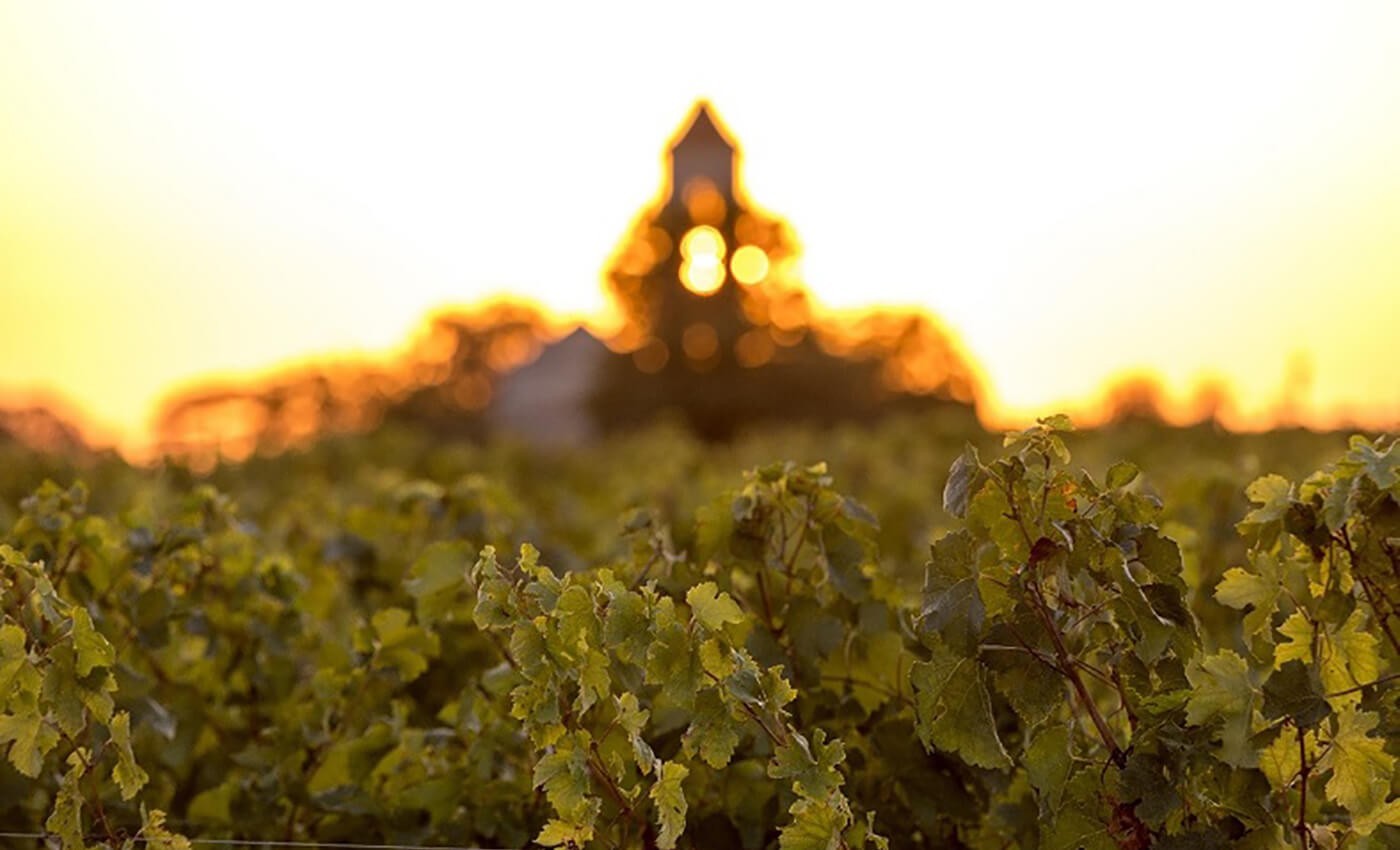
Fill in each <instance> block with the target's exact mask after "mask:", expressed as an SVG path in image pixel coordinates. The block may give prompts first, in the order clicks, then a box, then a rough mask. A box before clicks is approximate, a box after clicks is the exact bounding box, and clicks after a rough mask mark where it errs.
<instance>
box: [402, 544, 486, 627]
mask: <svg viewBox="0 0 1400 850" xmlns="http://www.w3.org/2000/svg"><path fill="white" fill-rule="evenodd" d="M469 552H470V547H469V546H468V545H467V544H465V543H446V542H438V543H433V544H431V545H429V546H428V547H427V548H426V549H424V550H423V554H421V555H419V556H418V559H417V560H415V561H414V562H413V566H412V567H411V568H410V569H409V572H408V576H409V577H408V579H407V580H406V581H405V582H404V590H406V591H408V595H409V596H412V597H413V600H414V602H415V603H416V604H417V607H416V611H417V613H418V621H419V622H421V623H423V625H425V626H430V625H432V624H433V623H435V622H437V621H438V620H440V619H442V617H443V615H445V614H447V613H448V612H449V611H450V610H451V609H452V605H453V603H454V602H455V601H456V598H457V594H458V592H459V591H461V590H463V589H464V588H466V586H467V584H466V578H467V564H468V563H470V560H469Z"/></svg>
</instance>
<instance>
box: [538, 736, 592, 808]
mask: <svg viewBox="0 0 1400 850" xmlns="http://www.w3.org/2000/svg"><path fill="white" fill-rule="evenodd" d="M586 746H587V745H586V744H580V743H574V744H573V745H572V746H570V747H569V748H568V749H564V748H560V749H556V750H555V751H554V752H552V753H549V754H548V755H545V756H541V757H540V760H539V761H537V762H535V771H534V775H533V783H534V787H535V788H543V789H544V793H545V797H546V799H548V800H549V804H550V805H551V806H553V807H554V809H555V811H557V812H558V813H559V814H560V815H561V816H563V817H564V818H566V819H571V820H572V819H575V818H577V817H579V816H580V815H581V814H583V813H584V812H586V811H587V810H588V807H589V804H590V802H591V800H590V795H591V792H592V784H591V780H590V778H589V775H588V754H587V751H586V750H585V749H584V748H585V747H586Z"/></svg>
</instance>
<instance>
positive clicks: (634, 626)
mask: <svg viewBox="0 0 1400 850" xmlns="http://www.w3.org/2000/svg"><path fill="white" fill-rule="evenodd" d="M603 640H605V641H607V644H608V646H609V647H610V648H611V649H612V651H613V652H614V653H616V655H617V657H618V658H620V659H622V660H623V661H625V662H627V663H628V664H641V663H643V662H644V661H645V660H646V655H647V646H648V645H649V644H650V643H651V621H650V619H649V617H648V612H647V603H646V600H645V599H643V598H642V596H641V594H639V593H632V592H627V593H623V594H620V595H618V596H616V597H614V598H613V600H612V601H611V602H610V603H609V604H608V613H607V618H606V619H605V620H604V621H603Z"/></svg>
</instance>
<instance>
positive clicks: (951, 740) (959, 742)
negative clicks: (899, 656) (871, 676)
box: [910, 644, 1011, 768]
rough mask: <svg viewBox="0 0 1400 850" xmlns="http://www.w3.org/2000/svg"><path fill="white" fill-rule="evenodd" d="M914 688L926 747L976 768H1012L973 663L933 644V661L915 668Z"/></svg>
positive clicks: (982, 684)
mask: <svg viewBox="0 0 1400 850" xmlns="http://www.w3.org/2000/svg"><path fill="white" fill-rule="evenodd" d="M910 683H911V684H912V685H913V688H914V710H915V717H916V724H915V728H916V729H917V730H918V733H919V738H920V740H922V741H923V742H924V746H925V747H929V748H933V747H937V748H938V749H940V750H946V751H949V752H956V753H957V754H958V755H960V756H962V758H963V760H964V761H966V762H967V763H968V764H971V765H975V766H977V767H987V768H1006V767H1010V766H1011V758H1010V756H1008V755H1007V754H1006V749H1005V747H1003V746H1002V743H1001V737H1000V736H999V735H998V734H997V727H996V721H995V719H994V718H993V717H992V703H991V698H990V696H989V695H988V694H987V686H986V683H985V682H984V681H983V679H982V671H981V669H980V668H979V666H978V664H977V662H976V661H975V660H973V659H971V658H963V657H959V656H958V655H955V654H954V653H953V652H951V651H950V650H949V649H947V648H946V647H944V646H941V645H937V644H935V646H934V647H933V657H932V658H931V659H930V660H929V661H926V662H924V661H921V662H919V663H917V664H915V665H914V666H913V669H912V670H911V672H910Z"/></svg>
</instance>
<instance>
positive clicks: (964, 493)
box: [943, 444, 982, 519]
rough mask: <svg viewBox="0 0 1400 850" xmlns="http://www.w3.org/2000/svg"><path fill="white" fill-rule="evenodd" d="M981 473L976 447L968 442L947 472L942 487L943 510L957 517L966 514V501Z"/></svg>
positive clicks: (970, 496) (960, 517) (959, 517)
mask: <svg viewBox="0 0 1400 850" xmlns="http://www.w3.org/2000/svg"><path fill="white" fill-rule="evenodd" d="M981 475H982V464H981V461H980V460H978V457H977V449H975V448H973V447H972V445H970V444H969V445H967V446H966V447H964V448H963V451H962V454H960V455H958V457H957V459H956V460H954V461H953V467H952V469H951V470H949V472H948V483H947V484H946V485H944V487H943V510H945V511H947V512H948V513H950V514H952V515H953V516H955V517H957V518H958V519H962V518H963V517H965V516H967V506H968V502H969V500H970V499H971V498H972V494H973V492H974V488H975V485H976V484H977V483H978V482H979V480H980V479H981Z"/></svg>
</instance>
